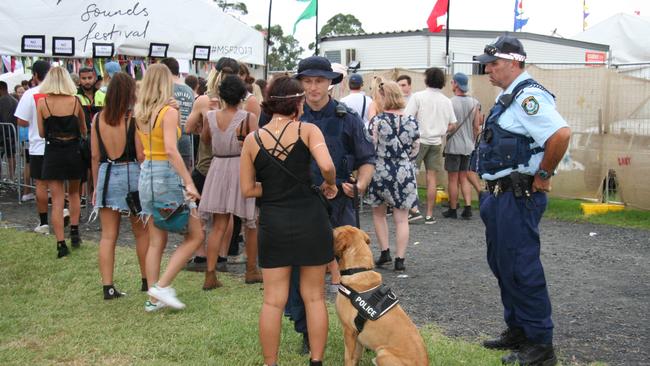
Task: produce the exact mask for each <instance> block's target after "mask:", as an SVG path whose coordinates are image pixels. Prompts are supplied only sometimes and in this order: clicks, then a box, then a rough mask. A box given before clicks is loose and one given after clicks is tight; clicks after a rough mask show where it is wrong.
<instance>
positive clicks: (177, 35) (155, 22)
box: [0, 0, 264, 65]
mask: <svg viewBox="0 0 650 366" xmlns="http://www.w3.org/2000/svg"><path fill="white" fill-rule="evenodd" d="M0 24H2V30H3V31H2V32H0V55H12V56H43V57H61V56H67V57H77V58H88V57H93V48H96V47H93V44H95V45H97V44H100V45H107V44H109V45H110V44H112V45H113V47H114V54H116V55H127V56H139V57H146V56H149V54H150V51H151V48H150V46H151V44H152V43H153V44H164V45H169V47H168V49H167V52H166V54H167V56H168V57H176V58H179V59H188V60H191V59H192V58H193V57H194V56H196V54H195V46H199V48H198V49H199V50H205V52H203V53H202V54H201V55H202V57H205V56H206V55H207V54H209V58H210V60H211V61H216V60H218V59H219V58H220V57H224V56H227V57H231V58H234V59H236V60H240V61H243V62H246V63H250V64H256V65H263V64H264V38H263V35H262V34H261V33H260V32H258V31H257V30H255V29H253V28H252V27H249V26H248V25H247V24H245V23H243V22H241V21H239V20H237V19H235V18H233V17H231V16H230V15H227V14H224V13H223V12H222V11H221V10H220V9H219V8H218V7H217V5H216V3H214V2H213V1H211V0H176V1H173V2H172V1H159V0H111V1H97V0H94V1H93V0H2V1H0ZM70 39H72V40H74V41H73V42H71V41H69V40H70ZM207 50H209V52H207ZM72 52H73V53H74V54H73V55H71V53H72ZM197 58H201V57H197Z"/></svg>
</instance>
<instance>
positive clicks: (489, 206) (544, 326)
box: [480, 192, 553, 344]
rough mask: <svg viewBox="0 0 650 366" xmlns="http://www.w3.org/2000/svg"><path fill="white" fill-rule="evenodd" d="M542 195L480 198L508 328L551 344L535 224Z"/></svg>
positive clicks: (505, 194) (540, 211)
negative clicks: (515, 328) (520, 329)
mask: <svg viewBox="0 0 650 366" xmlns="http://www.w3.org/2000/svg"><path fill="white" fill-rule="evenodd" d="M546 203H547V200H546V194H544V193H541V192H537V193H533V194H532V196H531V197H530V198H525V197H524V198H515V197H514V195H513V193H512V192H502V193H500V194H499V195H498V196H495V195H493V194H487V195H483V197H482V200H481V203H480V210H481V219H483V223H485V229H486V230H485V237H486V240H487V260H488V264H489V265H490V269H491V270H492V273H493V274H494V276H495V277H496V278H497V280H498V283H499V289H500V290H501V301H502V303H503V317H504V319H505V322H506V324H507V325H508V327H518V328H522V329H523V330H524V332H525V334H526V337H527V338H528V339H529V340H530V341H532V342H534V343H543V344H551V343H553V321H552V320H551V301H550V299H549V296H548V289H547V287H546V279H545V277H544V268H543V267H542V262H541V260H540V241H539V229H538V226H539V221H540V219H541V218H542V214H543V213H544V210H545V209H546Z"/></svg>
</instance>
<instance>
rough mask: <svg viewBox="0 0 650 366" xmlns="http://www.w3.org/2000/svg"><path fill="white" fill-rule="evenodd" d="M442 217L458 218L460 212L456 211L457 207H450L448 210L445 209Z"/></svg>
mask: <svg viewBox="0 0 650 366" xmlns="http://www.w3.org/2000/svg"><path fill="white" fill-rule="evenodd" d="M442 217H446V218H448V219H457V218H458V214H457V213H456V209H455V208H450V209H448V210H447V211H445V212H443V213H442Z"/></svg>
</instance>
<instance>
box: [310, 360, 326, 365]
mask: <svg viewBox="0 0 650 366" xmlns="http://www.w3.org/2000/svg"><path fill="white" fill-rule="evenodd" d="M309 366H323V361H314V360H311V359H310V360H309Z"/></svg>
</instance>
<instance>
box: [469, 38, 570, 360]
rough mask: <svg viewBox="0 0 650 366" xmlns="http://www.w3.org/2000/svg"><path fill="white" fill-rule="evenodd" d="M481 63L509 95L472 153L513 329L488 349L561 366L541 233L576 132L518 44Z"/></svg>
mask: <svg viewBox="0 0 650 366" xmlns="http://www.w3.org/2000/svg"><path fill="white" fill-rule="evenodd" d="M475 59H476V60H477V61H479V62H480V63H481V64H484V65H485V72H486V73H487V74H488V75H489V76H490V82H491V83H492V85H495V86H498V87H500V88H501V89H503V92H501V94H500V95H499V97H498V98H497V101H496V104H495V105H494V107H492V109H491V110H490V114H489V116H488V118H487V120H486V121H485V124H484V129H483V132H482V133H481V137H480V140H479V145H478V149H477V150H476V151H475V152H474V157H475V158H476V159H475V160H474V163H475V165H476V168H477V170H478V173H479V175H480V176H481V177H482V178H483V179H484V180H486V181H487V186H488V189H489V194H485V195H482V197H481V199H480V211H481V218H482V219H483V222H484V223H485V227H486V239H487V259H488V264H489V265H490V269H491V270H492V273H494V276H495V277H496V278H497V280H498V283H499V288H500V290H501V301H502V303H503V307H504V318H505V322H506V325H507V327H508V328H507V329H506V330H505V331H504V332H503V333H502V334H501V336H500V337H499V338H497V339H493V340H488V341H485V342H484V343H483V345H484V346H485V347H487V348H492V349H512V350H514V352H513V353H511V354H508V355H507V356H504V357H503V358H502V362H503V363H504V364H515V363H518V364H519V365H522V366H525V365H544V366H550V365H555V364H556V363H557V358H556V356H555V352H554V350H553V322H552V320H551V301H550V299H549V296H548V289H547V286H546V279H545V277H544V269H543V267H542V262H541V260H540V240H539V227H538V226H539V221H540V219H541V218H542V214H543V213H544V210H545V209H546V203H547V199H546V192H549V191H550V190H551V177H552V176H553V174H554V171H555V168H556V166H557V164H558V163H559V162H560V160H561V159H562V157H563V156H564V153H565V152H566V150H567V147H568V144H569V138H570V136H571V131H570V130H569V128H568V127H567V123H566V121H565V120H564V119H563V118H562V116H560V114H559V113H558V112H557V110H556V107H555V97H554V95H553V94H551V93H550V92H549V91H548V90H546V88H544V87H543V86H542V85H540V84H539V83H537V82H536V81H535V80H533V79H532V78H531V77H530V75H529V74H528V73H527V72H526V71H524V66H525V63H524V62H525V60H526V52H524V47H523V45H522V44H521V42H520V41H519V40H518V39H517V38H515V37H512V36H508V35H505V36H501V37H499V38H497V39H496V41H495V42H494V43H492V44H489V45H487V46H485V50H484V54H482V55H479V56H476V57H475Z"/></svg>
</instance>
